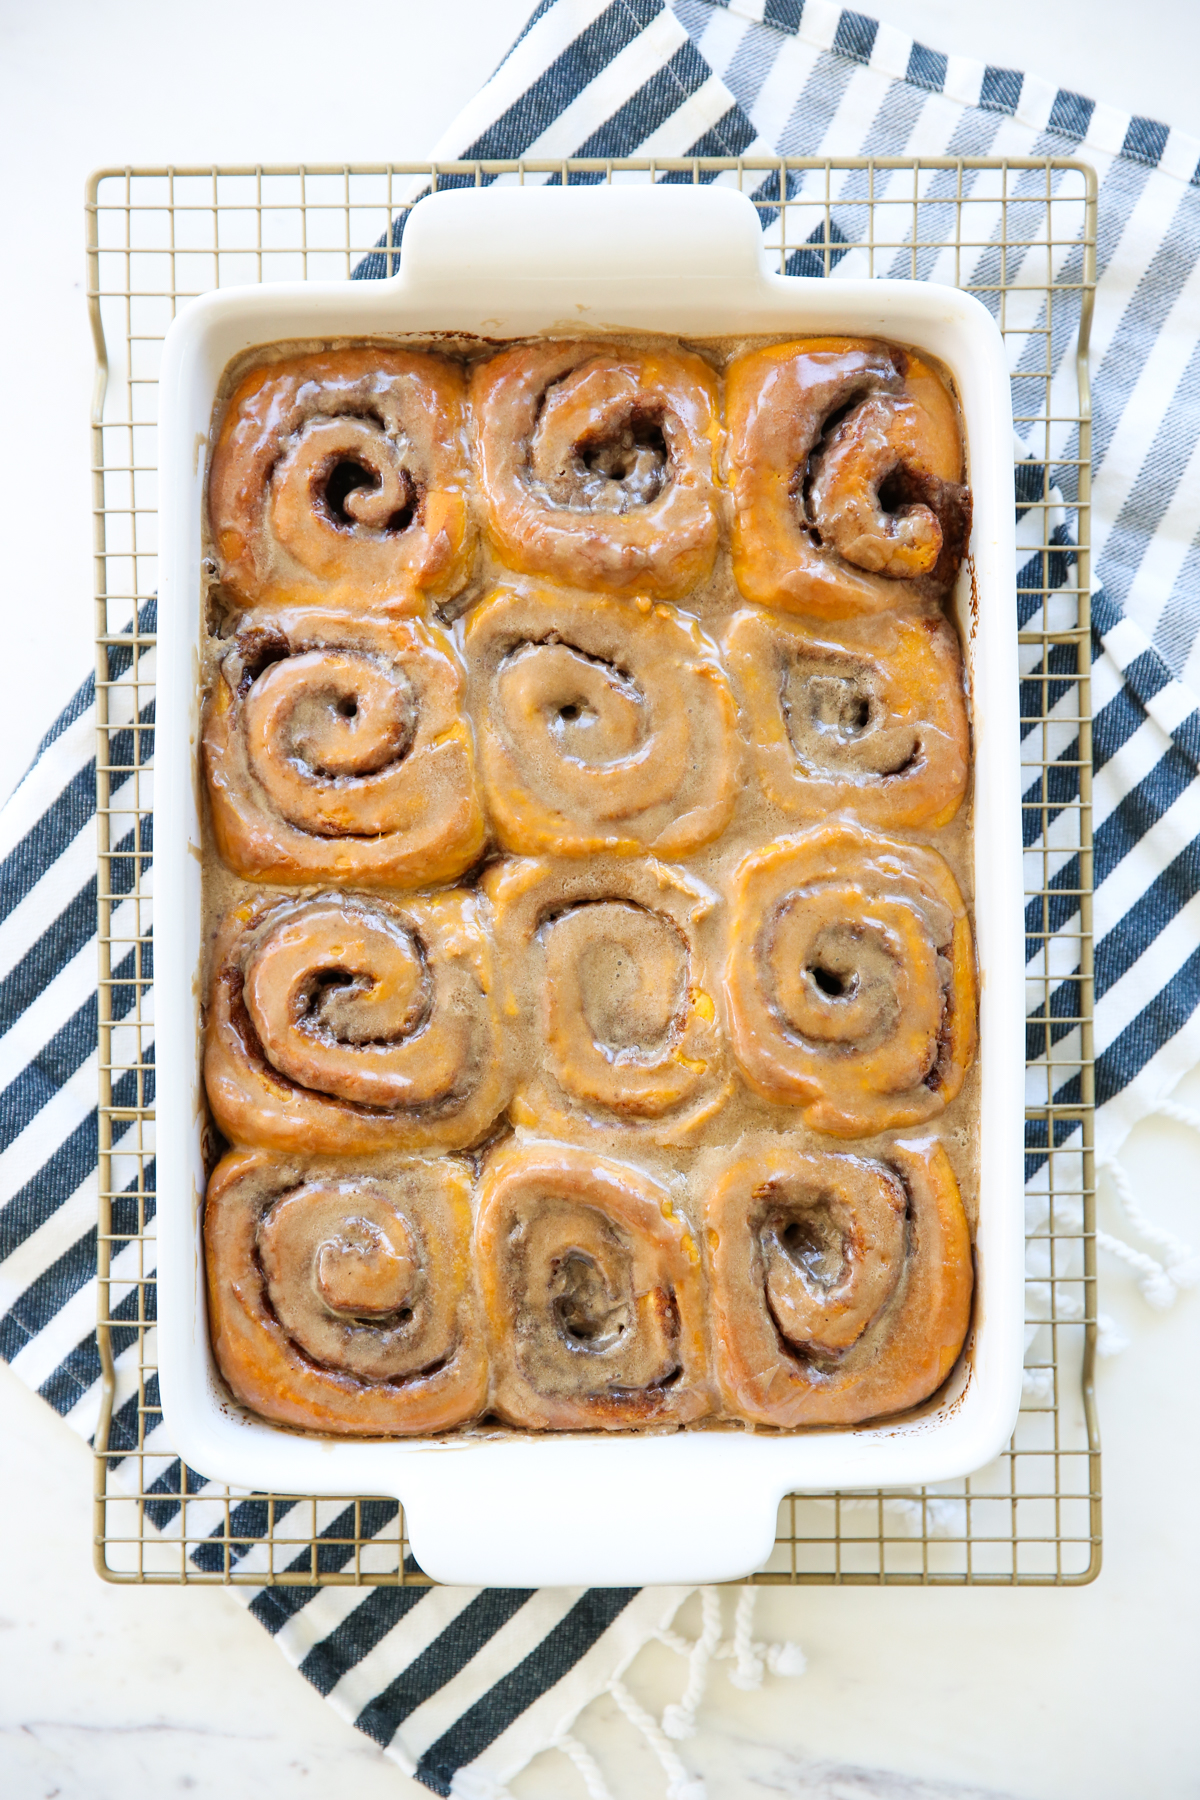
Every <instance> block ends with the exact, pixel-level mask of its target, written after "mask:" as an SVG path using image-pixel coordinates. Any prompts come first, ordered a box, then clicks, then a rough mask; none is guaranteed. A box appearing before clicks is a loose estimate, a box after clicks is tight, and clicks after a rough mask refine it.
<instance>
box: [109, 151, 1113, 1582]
mask: <svg viewBox="0 0 1200 1800" xmlns="http://www.w3.org/2000/svg"><path fill="white" fill-rule="evenodd" d="M654 180H666V181H689V182H705V181H711V180H720V181H722V182H723V183H726V184H732V185H735V186H737V187H740V188H741V189H743V191H745V192H747V193H749V194H750V195H751V197H752V198H753V199H754V200H755V204H756V205H757V206H758V207H759V208H760V211H761V212H762V213H763V214H764V215H765V216H764V221H763V222H764V236H765V241H766V242H767V244H768V245H769V246H770V247H771V249H772V250H773V252H774V253H776V254H777V255H778V257H779V266H780V268H781V269H783V270H785V271H787V272H788V273H792V274H807V275H826V276H827V275H830V274H832V273H834V271H835V270H836V271H838V272H839V273H841V274H854V275H865V276H876V275H886V274H890V275H898V276H905V277H908V278H911V279H932V280H937V281H941V282H945V283H952V284H954V285H956V286H960V287H963V288H966V289H967V290H968V291H970V292H972V293H975V294H978V295H979V296H980V298H981V299H982V300H983V301H984V302H985V304H987V305H988V306H989V307H990V308H991V310H992V311H993V313H994V315H995V317H996V319H997V323H998V324H999V326H1000V329H1001V331H1002V332H1003V334H1004V336H1005V340H1006V345H1007V349H1008V355H1009V366H1010V370H1011V371H1012V375H1013V387H1014V401H1015V407H1014V410H1015V413H1016V422H1017V430H1018V432H1019V434H1020V436H1021V438H1022V440H1023V443H1024V452H1023V454H1024V456H1025V457H1026V458H1027V460H1026V461H1025V462H1024V464H1023V465H1022V466H1019V467H1018V499H1019V503H1020V509H1021V510H1020V520H1021V522H1020V524H1019V526H1018V535H1019V543H1020V544H1021V546H1022V548H1021V554H1020V556H1019V559H1018V560H1019V562H1020V563H1021V565H1022V576H1021V578H1020V584H1019V585H1020V592H1019V594H1018V602H1019V611H1020V620H1021V624H1022V629H1021V633H1020V656H1021V676H1022V681H1021V692H1020V705H1021V719H1022V724H1021V730H1022V736H1023V741H1024V747H1025V748H1024V760H1025V770H1024V786H1025V819H1026V830H1025V842H1026V846H1027V849H1026V927H1027V936H1028V940H1029V944H1030V949H1031V951H1036V954H1035V955H1034V956H1033V960H1032V961H1031V962H1030V964H1029V968H1030V970H1031V971H1032V975H1031V979H1030V984H1029V994H1028V1001H1029V1014H1030V1018H1031V1020H1032V1021H1034V1022H1033V1023H1031V1025H1030V1028H1029V1043H1028V1054H1029V1075H1028V1080H1027V1100H1028V1106H1027V1110H1026V1125H1025V1132H1026V1151H1027V1170H1028V1171H1029V1172H1030V1175H1031V1180H1030V1184H1029V1190H1028V1191H1029V1198H1028V1199H1027V1214H1028V1227H1029V1238H1028V1253H1029V1272H1030V1276H1031V1281H1030V1285H1029V1295H1030V1319H1031V1323H1030V1327H1029V1333H1030V1336H1031V1339H1032V1341H1031V1345H1030V1350H1029V1354H1028V1355H1027V1358H1026V1377H1025V1399H1024V1403H1023V1406H1022V1410H1021V1414H1020V1419H1019V1421H1018V1425H1017V1429H1016V1432H1015V1435H1014V1437H1013V1439H1012V1442H1011V1444H1010V1446H1009V1448H1008V1449H1007V1450H1006V1451H1005V1452H1004V1454H1003V1455H1002V1456H1001V1457H1000V1458H999V1459H998V1460H997V1461H996V1462H995V1463H994V1464H993V1465H991V1467H989V1468H988V1469H986V1470H984V1471H982V1473H980V1474H978V1475H974V1476H972V1477H970V1478H969V1479H967V1480H962V1481H955V1482H947V1483H943V1484H939V1485H938V1486H937V1487H930V1488H923V1489H917V1490H911V1491H906V1492H904V1493H902V1494H884V1493H873V1494H821V1495H792V1496H789V1497H788V1499H786V1500H785V1501H784V1504H783V1507H782V1509H781V1512H780V1520H779V1532H778V1538H777V1542H776V1545H775V1550H774V1554H773V1555H772V1557H771V1558H770V1560H769V1562H768V1564H767V1566H766V1568H765V1569H763V1570H762V1571H760V1573H759V1574H757V1575H756V1576H754V1577H753V1579H754V1580H755V1581H758V1582H767V1583H794V1584H800V1583H847V1584H848V1583H858V1584H875V1585H891V1584H911V1583H924V1584H929V1585H968V1584H993V1585H994V1584H1010V1585H1022V1584H1037V1585H1047V1584H1050V1585H1059V1586H1061V1585H1066V1584H1079V1583H1083V1582H1087V1581H1090V1580H1092V1579H1094V1577H1095V1576H1096V1574H1097V1573H1098V1572H1099V1567H1100V1450H1099V1431H1098V1426H1097V1418H1096V1409H1095V1400H1094V1392H1093V1363H1094V1357H1095V1339H1096V1324H1095V1318H1096V1307H1095V1244H1094V1216H1093V1213H1094V1169H1093V1162H1092V1132H1091V1126H1092V1107H1093V1087H1092V1041H1091V1016H1092V991H1091V951H1092V938H1091V820H1090V815H1091V737H1090V717H1089V715H1090V696H1089V683H1088V672H1089V663H1090V651H1089V643H1090V620H1089V606H1088V594H1089V576H1090V567H1089V548H1088V540H1089V501H1090V407H1089V393H1088V374H1087V342H1088V330H1089V325H1090V321H1091V311H1092V298H1093V289H1094V283H1095V208H1096V188H1095V177H1094V174H1093V172H1092V170H1091V169H1090V168H1088V167H1087V165H1085V164H1083V163H1077V162H1068V161H1058V160H1011V161H989V160H975V159H970V158H927V159H920V160H910V159H865V158H846V159H843V160H837V159H834V160H832V161H816V160H808V159H800V158H786V159H779V160H770V161H767V160H763V161H758V160H736V161H735V160H731V159H724V158H708V157H705V158H700V159H689V160H683V161H675V160H663V159H660V160H657V161H632V162H610V161H592V160H587V161H584V160H577V161H569V162H554V163H545V162H526V163H519V162H499V161H496V162H477V163H452V164H440V165H436V166H435V165H432V164H417V163H405V164H395V165H391V166H382V165H381V166H378V167H344V168H334V167H320V168H317V167H276V168H267V167H261V168H249V167H248V168H207V169H198V168H187V169H183V168H180V169H106V170H103V171H101V172H100V173H98V174H97V175H94V176H93V177H92V179H91V181H90V183H89V185H88V191H87V233H88V300H89V307H90V312H91V321H92V329H93V333H94V337H95V345H96V359H97V374H96V388H95V395H94V401H93V412H92V425H93V445H94V465H93V482H94V512H95V568H96V625H97V632H96V642H97V658H98V660H97V683H96V689H97V702H98V730H99V738H98V754H97V786H98V819H99V867H100V880H99V883H98V896H99V948H100V989H99V992H100V1006H99V1032H100V1058H99V1061H100V1111H99V1121H100V1218H99V1234H98V1245H99V1294H100V1310H99V1325H98V1340H99V1348H100V1357H101V1363H102V1369H103V1393H104V1399H103V1406H102V1413H101V1419H100V1424H99V1428H98V1430H97V1433H96V1439H95V1447H96V1501H95V1546H96V1566H97V1568H98V1570H99V1572H100V1574H101V1575H103V1576H104V1577H105V1578H106V1579H108V1580H111V1581H118V1582H129V1581H133V1582H177V1583H214V1582H223V1583H237V1584H247V1585H253V1586H259V1585H263V1584H276V1585H292V1586H317V1585H325V1584H346V1585H357V1584H362V1585H368V1584H377V1583H405V1582H424V1581H425V1580H426V1579H427V1577H425V1576H424V1575H423V1574H422V1573H421V1571H420V1570H419V1569H418V1568H417V1567H416V1566H415V1564H414V1563H413V1561H412V1559H411V1557H410V1556H409V1555H408V1545H407V1541H406V1538H405V1532H404V1520H403V1513H402V1511H401V1510H400V1509H399V1508H398V1507H397V1506H396V1505H395V1503H394V1502H393V1501H388V1500H379V1499H370V1498H353V1497H348V1498H346V1499H342V1500H315V1499H312V1498H306V1497H303V1496H297V1495H251V1494H244V1493H235V1492H232V1491H230V1490H229V1489H227V1488H224V1487H222V1486H219V1485H217V1484H215V1483H212V1482H209V1481H208V1480H207V1479H206V1478H205V1477H204V1476H203V1475H202V1474H200V1473H197V1472H195V1471H193V1470H191V1469H188V1468H186V1467H185V1466H184V1465H182V1464H181V1463H180V1462H179V1460H178V1459H177V1458H176V1457H175V1456H174V1455H173V1453H172V1451H171V1448H170V1445H169V1444H168V1443H167V1442H166V1441H165V1439H164V1433H163V1428H162V1423H161V1413H160V1408H159V1400H158V1382H157V1374H156V1369H155V1339H154V1320H155V1278H154V1267H155V1253H154V1206H155V1193H154V1186H155V1177H154V1160H153V1157H154V1152H153V1131H154V1102H153V1056H154V1052H153V1038H154V1027H153V996H152V983H153V969H152V962H151V954H152V940H151V917H150V912H151V861H150V852H151V848H152V846H151V837H150V831H151V811H150V809H151V805H152V794H151V780H152V770H151V759H152V755H153V728H154V711H153V704H154V593H155V586H156V574H155V551H156V541H155V529H156V478H157V476H156V446H155V423H156V397H157V386H156V383H157V375H158V364H159V353H160V349H161V344H162V339H163V336H164V334H165V332H166V330H167V327H168V325H169V324H170V321H171V319H172V317H173V316H174V313H175V310H176V308H177V307H178V306H179V304H180V303H181V302H184V301H186V300H188V299H190V298H192V297H193V296H194V295H197V294H200V293H204V292H206V291H208V290H210V289H212V288H215V287H224V286H229V285H233V284H240V283H246V282H262V281H280V280H297V279H326V280H328V279H337V278H345V277H347V276H349V275H350V273H351V271H352V269H353V268H354V267H355V266H356V265H357V263H358V262H359V260H360V258H361V257H362V256H363V255H364V254H366V253H368V252H369V251H371V250H372V248H378V247H380V246H381V248H379V251H378V261H377V263H376V264H375V267H377V268H378V269H379V272H380V273H391V271H392V269H393V268H394V266H395V262H396V259H397V256H398V254H399V237H400V229H399V222H400V221H402V220H403V218H404V216H405V213H406V210H407V208H408V207H409V206H410V205H411V204H412V203H413V201H414V200H415V198H416V197H417V196H418V195H419V194H420V193H421V192H423V191H426V190H427V189H429V188H431V187H432V188H437V187H438V186H443V187H444V186H448V185H449V186H463V185H468V184H472V185H476V186H484V185H487V184H489V183H491V182H493V181H502V182H505V183H510V182H518V183H524V182H528V183H535V182H536V183H545V182H562V183H582V182H597V181H609V182H643V183H644V182H648V181H654ZM1056 483H1057V484H1059V485H1058V486H1056V485H1055V484H1056ZM1017 698H1018V696H1016V695H1014V696H1013V699H1014V702H1016V701H1017ZM1076 870H1077V871H1078V875H1077V876H1076V874H1075V871H1076ZM1064 884H1069V885H1064Z"/></svg>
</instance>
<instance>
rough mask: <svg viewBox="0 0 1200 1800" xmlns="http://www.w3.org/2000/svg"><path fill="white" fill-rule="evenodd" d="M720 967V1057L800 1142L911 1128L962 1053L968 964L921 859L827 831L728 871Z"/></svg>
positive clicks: (947, 879)
mask: <svg viewBox="0 0 1200 1800" xmlns="http://www.w3.org/2000/svg"><path fill="white" fill-rule="evenodd" d="M730 942H731V949H730V952H729V960H728V965H727V983H728V1006H729V1021H730V1033H731V1038H732V1043H733V1052H734V1055H735V1056H736V1058H737V1061H738V1064H739V1066H740V1067H741V1070H742V1073H743V1075H744V1076H745V1077H746V1080H747V1081H748V1082H749V1083H750V1085H751V1087H753V1088H754V1089H755V1090H756V1091H757V1092H758V1093H760V1094H762V1095H763V1097H764V1098H765V1099H768V1100H773V1101H779V1102H783V1103H785V1104H789V1105H792V1106H797V1107H800V1108H801V1109H802V1113H803V1117H804V1121H805V1123H806V1124H807V1125H809V1126H811V1127H812V1129H813V1130H816V1131H825V1132H830V1133H832V1134H833V1135H834V1136H837V1137H866V1136H870V1135H872V1134H873V1133H875V1132H878V1131H887V1130H890V1129H891V1128H893V1127H897V1126H909V1125H917V1124H921V1123H923V1122H924V1121H925V1120H926V1119H931V1118H934V1117H935V1116H936V1115H937V1114H938V1113H940V1112H942V1111H943V1110H944V1108H945V1107H946V1106H947V1105H948V1104H949V1102H950V1101H951V1100H953V1099H954V1097H955V1096H956V1095H957V1093H958V1092H959V1090H960V1088H961V1087H962V1084H963V1080H964V1078H965V1075H966V1071H967V1069H968V1068H969V1066H970V1064H971V1061H972V1059H973V1058H974V1055H975V1042H976V1029H975V955H974V945H973V941H972V937H971V927H970V924H969V922H968V919H967V911H966V907H965V905H964V904H963V899H962V895H961V894H960V892H959V889H958V884H957V883H956V881H955V879H954V876H953V875H952V874H951V872H950V869H949V868H948V867H947V865H946V863H945V862H944V861H943V860H942V858H941V857H940V856H939V855H938V854H937V852H936V851H935V850H927V849H923V848H921V847H920V846H918V845H915V844H904V843H897V842H894V841H892V840H891V839H889V838H885V837H880V836H878V835H877V834H875V833H874V832H870V831H867V830H866V829H864V828H863V827H862V826H859V825H854V824H851V823H850V822H849V821H835V822H833V823H831V824H829V825H825V826H819V827H816V828H815V829H813V830H811V831H808V832H804V833H802V834H801V835H799V836H797V837H792V838H783V839H781V840H779V841H778V842H776V843H774V844H769V845H768V846H767V847H766V848H765V849H763V850H761V851H756V852H755V853H753V854H752V855H749V856H747V857H745V858H743V860H742V862H741V863H740V864H739V865H738V868H737V870H736V871H735V874H734V880H733V914H732V918H731V922H730Z"/></svg>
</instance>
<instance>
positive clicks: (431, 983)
mask: <svg viewBox="0 0 1200 1800" xmlns="http://www.w3.org/2000/svg"><path fill="white" fill-rule="evenodd" d="M485 915H486V902H483V901H480V900H479V899H477V897H476V896H475V895H473V894H467V893H461V892H449V893H443V894H437V895H434V896H433V897H431V898H421V899H413V900H408V901H404V902H399V901H398V902H395V903H391V904H389V903H386V902H384V901H382V900H372V899H368V898H366V897H365V896H361V895H355V894H322V895H318V896H317V897H316V898H314V899H296V900H280V899H278V898H264V899H261V900H257V901H249V902H247V903H246V904H245V905H243V906H239V907H236V908H235V909H234V910H233V911H232V912H231V913H230V914H229V915H228V916H227V918H226V919H225V921H224V924H223V925H222V927H221V929H220V932H219V933H218V937H217V942H216V946H215V950H214V955H213V964H212V968H213V975H212V982H211V987H210V994H209V1007H208V1021H207V1043H206V1050H205V1063H204V1076H205V1082H206V1085H207V1088H208V1098H209V1103H210V1104H211V1106H212V1110H213V1114H214V1116H215V1118H216V1121H217V1124H218V1125H219V1126H220V1128H221V1130H222V1131H223V1132H224V1133H225V1136H226V1137H227V1138H229V1139H230V1140H231V1141H232V1142H233V1143H235V1144H253V1145H258V1146H261V1147H263V1148H266V1149H276V1150H287V1151H293V1152H296V1151H302V1150H307V1151H312V1152H313V1153H315V1154H318V1155H330V1156H353V1155H358V1154H361V1153H365V1152H368V1151H373V1150H422V1149H432V1148H438V1149H448V1150H450V1149H461V1148H463V1147H465V1146H466V1145H469V1144H473V1143H475V1142H476V1141H477V1140H478V1139H479V1138H481V1137H482V1136H483V1135H484V1134H485V1133H486V1131H487V1129H488V1127H489V1126H490V1125H491V1123H492V1121H493V1120H494V1119H495V1118H496V1117H497V1115H498V1114H499V1113H500V1112H501V1110H502V1109H503V1107H504V1105H505V1103H506V1101H507V1099H508V1095H509V1091H510V1087H511V1080H510V1077H509V1075H508V1072H507V1058H506V1055H505V1044H504V1039H503V1036H502V1033H501V1031H500V1023H499V1020H500V1012H501V1009H502V1005H503V1001H502V996H501V994H500V991H499V983H498V977H497V971H496V970H495V968H494V966H493V952H492V944H491V939H490V936H489V933H488V929H487V925H486V922H485Z"/></svg>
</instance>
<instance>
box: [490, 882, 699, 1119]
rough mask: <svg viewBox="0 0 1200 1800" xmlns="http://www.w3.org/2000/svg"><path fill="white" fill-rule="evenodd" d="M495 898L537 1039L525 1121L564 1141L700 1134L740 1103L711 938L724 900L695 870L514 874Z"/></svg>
mask: <svg viewBox="0 0 1200 1800" xmlns="http://www.w3.org/2000/svg"><path fill="white" fill-rule="evenodd" d="M484 887H485V889H486V891H487V893H488V896H489V898H490V899H491V901H492V905H493V909H494V915H495V929H496V941H497V944H498V945H499V947H500V954H501V956H502V958H503V960H504V964H505V968H506V972H507V974H508V979H509V984H510V987H511V988H512V990H513V991H514V992H516V993H517V994H518V995H519V996H520V998H521V1002H522V1011H523V1013H524V1015H525V1016H526V1018H528V1019H530V1020H531V1021H533V1022H534V1029H535V1032H536V1037H537V1047H536V1050H535V1052H534V1054H533V1055H532V1056H531V1057H530V1059H529V1066H528V1070H527V1072H526V1073H525V1074H524V1075H523V1076H522V1077H521V1078H520V1079H519V1082H518V1088H517V1093H516V1096H515V1098H514V1100H513V1103H512V1116H513V1117H514V1118H515V1119H517V1120H518V1121H519V1122H521V1123H523V1124H526V1125H534V1126H537V1127H538V1128H539V1129H541V1130H543V1131H552V1132H555V1133H560V1132H561V1133H564V1134H565V1133H569V1132H570V1131H571V1130H572V1128H574V1129H575V1130H578V1129H580V1128H581V1127H582V1128H583V1129H585V1130H588V1131H591V1130H592V1129H594V1128H595V1127H597V1126H600V1127H606V1126H614V1125H619V1126H624V1127H627V1128H630V1129H633V1130H636V1131H638V1132H640V1133H642V1134H643V1135H646V1136H649V1137H651V1138H652V1139H654V1140H655V1141H658V1142H666V1143H679V1142H682V1141H686V1139H688V1138H689V1137H690V1136H692V1135H694V1133H695V1132H696V1131H697V1130H698V1129H699V1128H700V1127H701V1126H702V1125H703V1124H704V1123H705V1121H706V1120H708V1119H709V1118H711V1117H712V1115H713V1114H714V1113H715V1112H716V1111H717V1110H718V1109H719V1108H720V1106H721V1105H722V1103H723V1101H724V1100H725V1098H726V1096H727V1094H728V1091H729V1076H728V1070H727V1058H726V1053H725V1047H724V1040H723V1037H722V1034H721V1029H720V1025H719V1023H718V1021H717V1017H716V1000H715V999H714V996H715V995H716V994H717V992H718V989H717V982H716V979H715V972H714V974H710V973H709V970H708V966H707V960H706V957H705V953H704V949H703V947H702V942H701V938H700V926H701V922H702V921H703V920H704V919H705V918H706V916H707V915H708V914H709V913H710V912H711V911H712V909H713V906H714V904H715V898H716V897H715V895H713V894H712V893H711V892H710V891H709V889H707V888H705V887H704V886H702V884H701V883H700V882H698V881H695V880H694V879H693V878H692V877H691V876H689V875H687V874H685V873H684V871H683V870H682V869H670V868H667V867H666V866H665V865H664V864H662V863H658V862H650V861H642V860H640V859H639V860H634V859H632V858H624V857H621V858H616V857H597V858H595V859H594V860H592V861H590V862H587V863H579V862H573V861H555V860H552V859H545V860H541V859H533V858H530V859H518V860H516V861H512V862H503V863H499V864H497V865H495V866H494V867H493V868H492V869H490V870H489V871H488V872H487V875H486V876H485V877H484Z"/></svg>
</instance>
